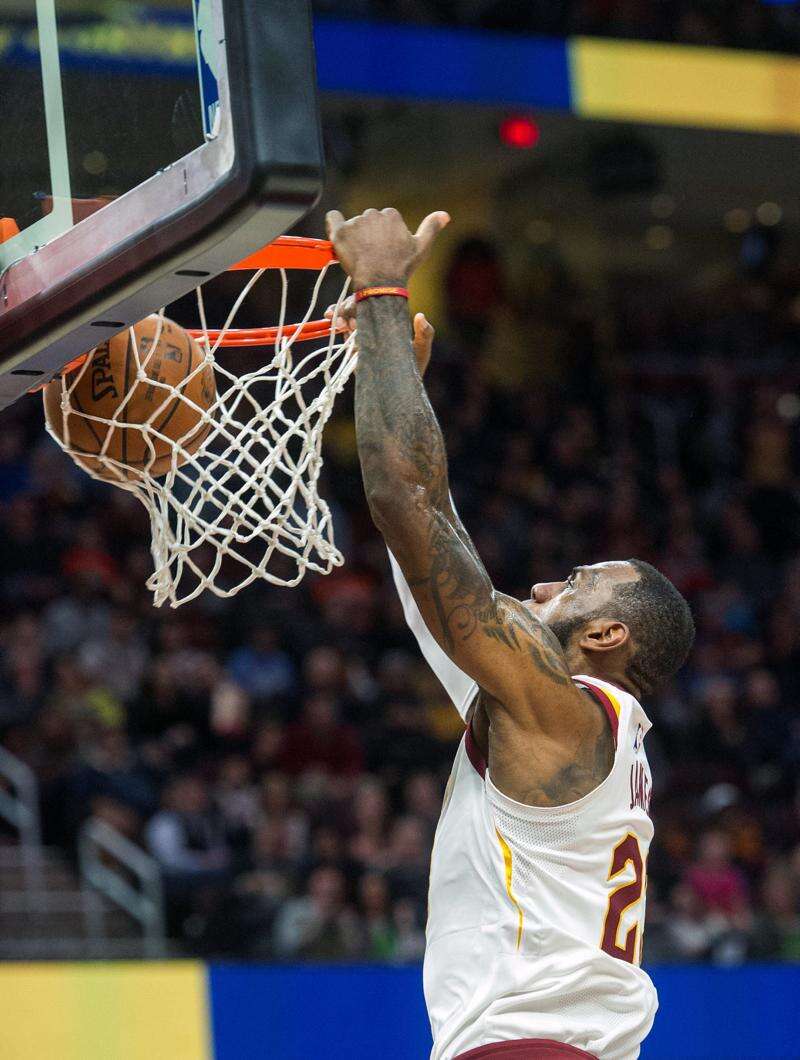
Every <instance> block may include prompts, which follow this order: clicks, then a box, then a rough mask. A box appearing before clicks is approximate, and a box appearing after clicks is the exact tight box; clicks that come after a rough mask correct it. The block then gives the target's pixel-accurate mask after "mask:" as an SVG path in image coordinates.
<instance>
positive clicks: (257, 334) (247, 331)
mask: <svg viewBox="0 0 800 1060" xmlns="http://www.w3.org/2000/svg"><path fill="white" fill-rule="evenodd" d="M186 330H187V331H188V332H189V334H190V335H191V336H192V338H193V339H197V341H198V342H205V341H206V335H208V341H209V343H210V344H211V345H212V346H214V345H217V344H218V345H219V346H274V345H275V343H276V342H277V341H278V339H279V338H280V339H292V338H294V337H295V335H296V336H297V341H298V342H309V341H313V340H314V339H327V338H329V337H330V334H331V330H332V325H331V322H330V320H309V321H308V322H307V323H306V324H284V326H283V328H228V330H227V331H226V332H225V333H224V335H223V338H222V341H220V338H219V337H220V335H222V332H221V331H212V329H211V328H209V329H208V331H207V332H205V331H202V330H201V329H200V328H187V329H186ZM346 330H347V328H346V327H337V328H336V332H337V334H339V333H341V332H344V331H346Z"/></svg>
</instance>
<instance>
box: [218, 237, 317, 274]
mask: <svg viewBox="0 0 800 1060" xmlns="http://www.w3.org/2000/svg"><path fill="white" fill-rule="evenodd" d="M336 260H337V258H336V255H335V254H334V253H333V243H331V242H330V241H329V240H327V239H308V238H307V237H305V236H278V238H277V239H276V240H274V241H273V242H272V243H268V244H267V246H265V247H262V248H261V250H257V251H256V252H255V254H251V255H250V257H249V258H245V259H244V260H243V261H240V262H237V264H236V265H231V267H230V269H229V270H228V271H229V272H237V271H239V270H240V269H315V270H316V271H317V272H319V270H320V269H324V268H325V266H326V265H330V264H332V263H333V262H334V261H336Z"/></svg>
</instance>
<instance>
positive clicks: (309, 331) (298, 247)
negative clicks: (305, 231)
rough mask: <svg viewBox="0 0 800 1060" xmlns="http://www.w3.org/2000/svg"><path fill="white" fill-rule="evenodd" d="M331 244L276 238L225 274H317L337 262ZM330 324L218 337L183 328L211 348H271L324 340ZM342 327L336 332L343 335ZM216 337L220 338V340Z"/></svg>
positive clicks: (234, 332) (236, 331) (247, 330)
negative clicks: (259, 271) (287, 341)
mask: <svg viewBox="0 0 800 1060" xmlns="http://www.w3.org/2000/svg"><path fill="white" fill-rule="evenodd" d="M337 260H338V259H337V257H336V255H335V254H334V252H333V244H332V243H331V242H330V241H329V240H327V239H309V238H307V237H305V236H279V237H278V238H277V239H276V240H274V242H272V243H269V244H268V245H267V246H266V247H262V248H261V250H257V251H256V253H255V254H251V255H250V257H249V258H245V259H244V260H243V261H240V262H237V264H236V265H232V266H231V267H230V269H229V270H228V271H229V272H239V271H243V270H245V269H251V270H255V269H309V270H312V271H314V272H319V271H320V270H322V269H324V268H325V267H326V266H327V265H332V264H333V263H334V262H335V261H337ZM331 328H332V325H331V322H330V320H309V321H307V322H306V323H305V324H286V325H284V327H283V328H276V327H267V328H228V330H227V331H226V332H225V333H224V334H222V332H221V331H220V330H213V331H211V330H209V331H208V332H205V331H203V330H202V329H200V328H187V329H186V330H187V331H188V332H189V334H190V335H191V336H192V337H193V338H195V339H198V340H199V341H201V342H205V341H206V336H207V337H208V342H209V343H210V344H211V345H212V346H214V345H218V346H228V347H231V346H239V347H243V346H273V345H274V344H275V343H276V342H277V341H278V340H279V339H281V338H283V339H292V338H295V337H296V338H297V341H298V342H309V341H313V340H315V339H317V340H319V339H327V338H328V337H329V336H330V334H331ZM345 330H346V329H345V328H343V327H339V328H336V332H337V333H340V332H343V331H345ZM220 335H222V338H221V339H220Z"/></svg>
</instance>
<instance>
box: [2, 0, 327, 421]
mask: <svg viewBox="0 0 800 1060" xmlns="http://www.w3.org/2000/svg"><path fill="white" fill-rule="evenodd" d="M176 57H178V58H179V59H180V63H178V64H177V65H179V66H180V68H181V69H182V70H183V76H176ZM167 58H168V59H169V62H167V61H166V60H167ZM0 100H1V101H2V106H0V144H2V151H0V408H2V407H4V406H6V405H8V404H9V403H10V402H12V401H14V400H16V399H17V398H18V397H20V396H21V395H22V394H24V393H26V392H27V391H28V390H30V389H31V388H32V387H35V386H37V385H39V384H41V383H43V382H46V381H47V380H49V379H50V378H51V377H52V375H53V374H54V373H55V372H57V371H58V370H59V369H60V368H62V367H63V366H64V365H65V364H66V363H67V362H68V361H70V360H71V359H72V358H74V357H75V356H76V355H78V354H80V353H82V352H84V351H85V350H88V349H91V348H93V347H94V346H96V345H97V344H98V343H99V342H102V341H103V340H104V339H107V338H109V337H110V336H111V335H113V334H115V333H117V332H119V331H120V330H121V329H122V328H124V327H125V326H127V325H129V324H132V323H134V322H135V321H136V320H139V319H141V318H142V317H144V316H146V315H147V313H149V312H151V311H152V310H154V309H156V308H158V307H160V306H163V305H166V304H168V303H170V302H172V301H174V300H175V299H177V298H179V297H181V296H182V295H184V294H186V293H187V292H188V291H190V290H191V289H192V288H194V287H196V286H197V285H198V283H203V282H205V280H207V279H210V278H211V277H213V276H216V275H217V274H219V273H221V272H223V271H224V270H225V269H227V268H228V267H229V266H231V265H232V264H234V263H235V262H237V261H239V260H240V259H242V258H245V257H247V256H248V255H249V254H251V253H253V252H254V251H256V250H258V249H259V248H260V247H262V246H264V245H265V244H267V243H269V242H270V241H272V240H273V239H274V238H275V237H276V236H278V235H280V234H281V233H282V232H285V231H286V230H287V229H288V228H289V227H291V226H292V225H293V224H295V223H296V222H297V221H298V220H299V219H300V218H301V217H302V216H303V215H304V214H305V213H306V212H307V211H308V210H309V209H310V208H311V207H312V206H313V205H314V203H315V202H316V200H317V198H318V197H319V194H320V191H321V188H322V176H323V162H322V149H321V144H320V134H319V119H318V109H317V95H316V79H315V69H314V55H313V43H312V34H311V15H310V9H309V3H308V0H259V2H257V3H256V2H253V0H169V4H168V5H167V4H165V3H164V2H163V0H151V3H150V4H149V5H148V6H147V7H146V8H140V7H139V6H138V5H134V4H119V3H118V2H117V0H0Z"/></svg>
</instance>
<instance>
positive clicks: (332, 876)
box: [274, 867, 362, 960]
mask: <svg viewBox="0 0 800 1060" xmlns="http://www.w3.org/2000/svg"><path fill="white" fill-rule="evenodd" d="M274 946H275V953H276V954H277V955H278V956H280V957H289V958H291V957H304V958H309V959H313V960H342V959H345V958H348V957H356V956H358V955H359V953H360V951H361V946H362V940H361V932H360V929H359V923H358V917H357V915H356V912H355V910H354V909H353V907H352V906H350V905H348V904H347V902H346V901H345V879H344V876H343V875H342V873H341V872H339V870H338V869H335V868H328V867H321V868H318V869H315V870H314V872H312V874H311V876H310V877H309V879H308V885H307V887H306V890H305V893H304V895H303V896H302V897H300V898H293V899H290V900H289V901H288V902H286V904H285V905H284V906H283V907H282V909H281V911H280V913H279V914H278V917H277V920H276V922H275V929H274Z"/></svg>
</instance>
